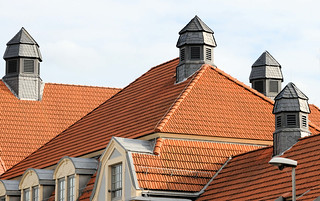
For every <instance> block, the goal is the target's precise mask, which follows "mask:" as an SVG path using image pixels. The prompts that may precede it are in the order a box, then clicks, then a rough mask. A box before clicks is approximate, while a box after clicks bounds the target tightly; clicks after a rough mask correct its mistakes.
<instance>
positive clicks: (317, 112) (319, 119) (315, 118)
mask: <svg viewBox="0 0 320 201" xmlns="http://www.w3.org/2000/svg"><path fill="white" fill-rule="evenodd" d="M309 107H310V110H311V113H310V114H309V119H310V120H311V121H312V123H314V124H315V125H316V126H318V127H320V109H319V108H318V107H317V106H315V105H313V104H310V105H309Z"/></svg>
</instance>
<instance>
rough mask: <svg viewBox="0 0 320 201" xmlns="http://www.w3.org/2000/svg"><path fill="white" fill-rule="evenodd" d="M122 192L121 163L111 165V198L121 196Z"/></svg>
mask: <svg viewBox="0 0 320 201" xmlns="http://www.w3.org/2000/svg"><path fill="white" fill-rule="evenodd" d="M121 194H122V164H117V165H114V166H112V167H111V198H116V197H121Z"/></svg>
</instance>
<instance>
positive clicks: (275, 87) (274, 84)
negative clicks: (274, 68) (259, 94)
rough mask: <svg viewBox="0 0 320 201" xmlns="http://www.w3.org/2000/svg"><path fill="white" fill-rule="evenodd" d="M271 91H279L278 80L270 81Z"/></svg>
mask: <svg viewBox="0 0 320 201" xmlns="http://www.w3.org/2000/svg"><path fill="white" fill-rule="evenodd" d="M269 91H270V92H275V93H277V92H279V87H278V81H270V89H269Z"/></svg>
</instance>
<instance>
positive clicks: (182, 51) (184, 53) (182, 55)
mask: <svg viewBox="0 0 320 201" xmlns="http://www.w3.org/2000/svg"><path fill="white" fill-rule="evenodd" d="M185 55H186V50H185V49H184V48H181V49H180V61H184V59H185Z"/></svg>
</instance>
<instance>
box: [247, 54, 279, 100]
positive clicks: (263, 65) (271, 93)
mask: <svg viewBox="0 0 320 201" xmlns="http://www.w3.org/2000/svg"><path fill="white" fill-rule="evenodd" d="M249 80H250V83H252V88H254V89H255V90H257V91H259V92H260V93H262V94H264V95H265V96H267V97H269V98H271V99H274V98H275V96H276V95H277V94H278V93H279V92H280V90H281V83H282V82H283V76H282V72H281V65H280V64H279V63H278V62H277V61H276V60H275V59H274V58H273V56H272V55H271V54H270V53H269V52H268V51H265V52H263V53H262V54H261V56H260V57H259V58H258V59H257V60H256V61H255V62H254V64H253V65H252V70H251V73H250V77H249Z"/></svg>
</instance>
